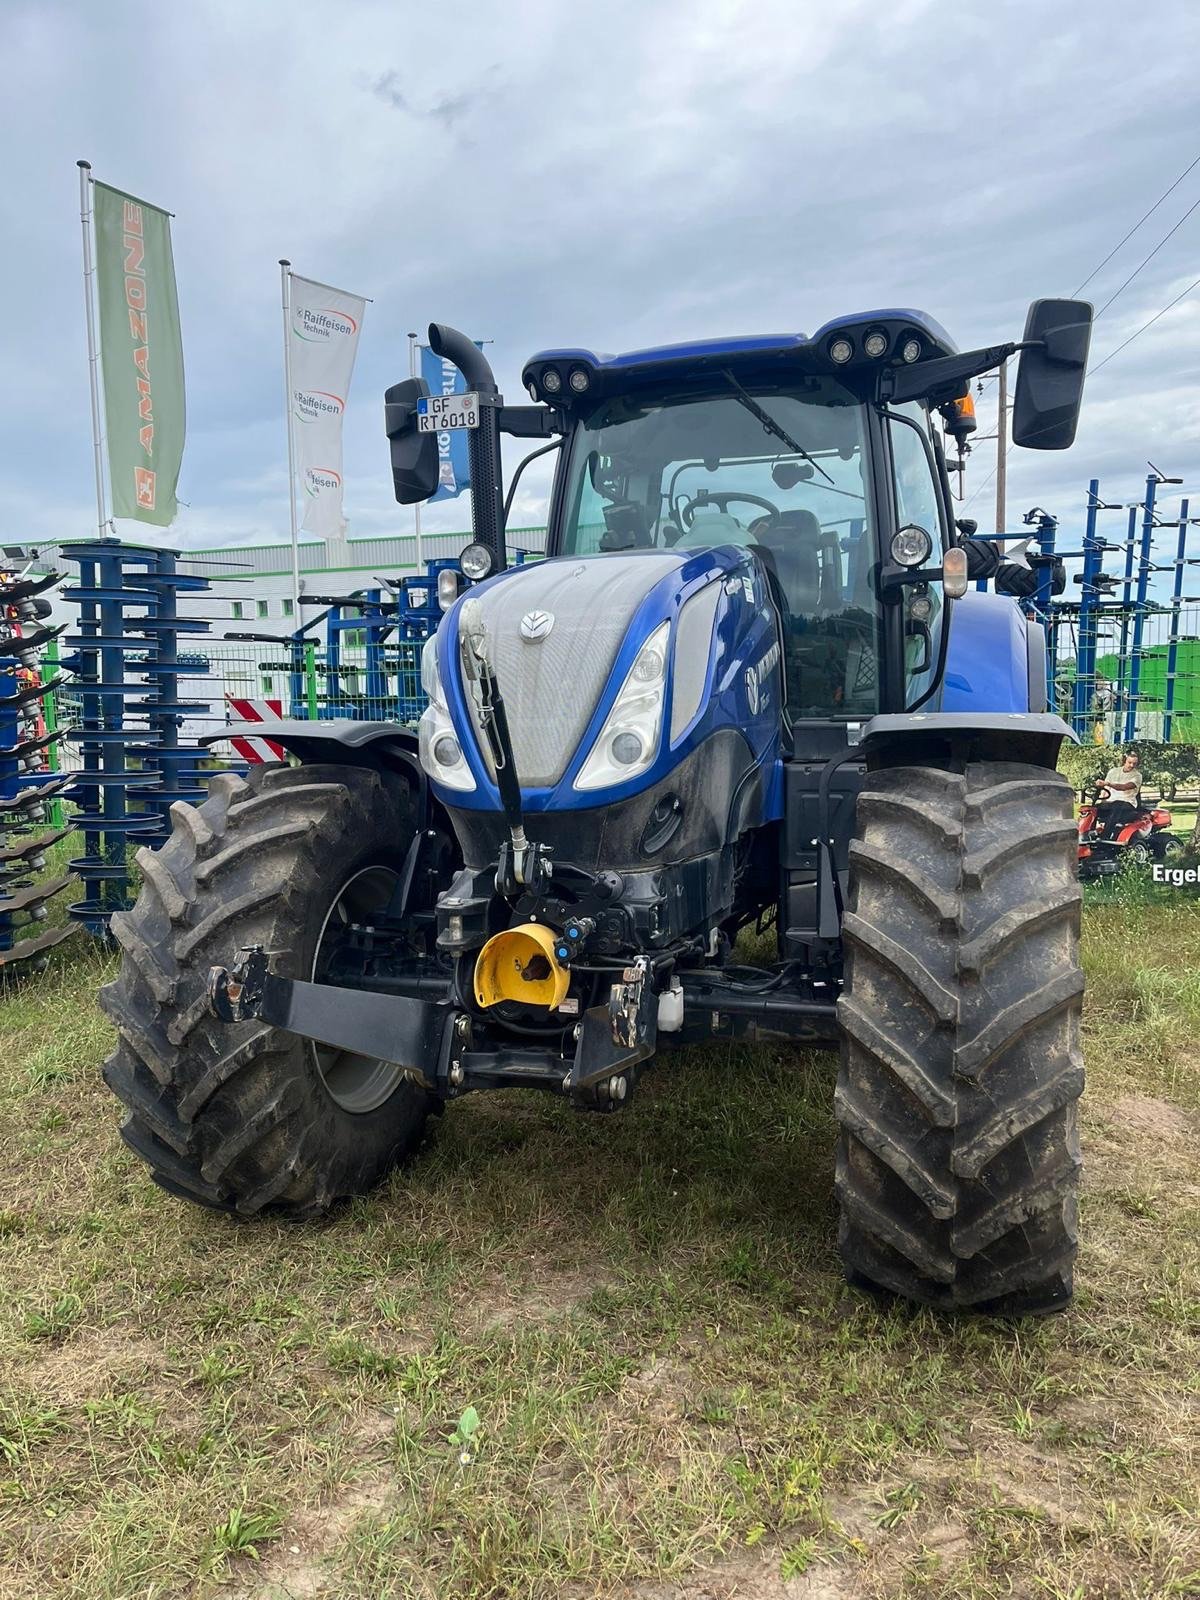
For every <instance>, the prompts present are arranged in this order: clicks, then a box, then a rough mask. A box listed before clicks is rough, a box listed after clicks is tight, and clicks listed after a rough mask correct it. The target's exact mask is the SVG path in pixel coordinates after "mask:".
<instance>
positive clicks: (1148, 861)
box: [1079, 785, 1183, 879]
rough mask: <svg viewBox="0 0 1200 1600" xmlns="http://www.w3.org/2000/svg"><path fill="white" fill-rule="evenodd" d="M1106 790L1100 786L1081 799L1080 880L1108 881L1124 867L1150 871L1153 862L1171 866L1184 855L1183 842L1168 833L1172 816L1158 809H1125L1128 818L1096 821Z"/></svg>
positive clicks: (1149, 807)
mask: <svg viewBox="0 0 1200 1600" xmlns="http://www.w3.org/2000/svg"><path fill="white" fill-rule="evenodd" d="M1107 792H1108V791H1107V790H1105V789H1104V787H1103V785H1101V786H1100V787H1099V788H1097V789H1093V790H1092V791H1091V793H1090V794H1088V793H1087V792H1086V791H1085V792H1084V793H1083V794H1082V795H1081V796H1080V801H1081V806H1080V812H1079V876H1080V877H1081V878H1085V879H1087V878H1109V877H1112V876H1113V875H1114V874H1116V873H1118V872H1120V870H1121V868H1122V867H1123V866H1124V865H1125V864H1126V863H1127V862H1129V863H1132V864H1133V865H1135V866H1138V867H1150V866H1153V865H1154V863H1155V862H1163V863H1166V862H1170V861H1174V860H1176V859H1177V858H1178V857H1179V856H1181V855H1182V854H1183V840H1182V839H1180V838H1179V836H1178V834H1174V833H1172V832H1171V831H1170V829H1171V813H1170V812H1169V811H1166V810H1164V809H1163V808H1162V807H1161V806H1149V805H1145V804H1143V803H1140V802H1139V804H1138V805H1136V806H1133V807H1130V808H1128V813H1129V814H1128V816H1127V817H1125V816H1122V817H1118V818H1112V819H1110V820H1109V822H1108V823H1107V824H1105V823H1102V822H1100V821H1099V819H1098V817H1097V815H1096V811H1097V807H1098V806H1099V805H1100V804H1101V802H1102V799H1103V798H1105V797H1106V796H1107Z"/></svg>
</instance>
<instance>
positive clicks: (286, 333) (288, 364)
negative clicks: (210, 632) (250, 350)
mask: <svg viewBox="0 0 1200 1600" xmlns="http://www.w3.org/2000/svg"><path fill="white" fill-rule="evenodd" d="M291 265H292V263H291V262H290V261H288V260H287V259H286V257H281V258H280V261H279V279H280V289H281V293H282V300H283V404H284V415H285V416H286V418H287V446H288V506H289V509H290V511H291V529H292V626H293V628H299V627H301V626H302V622H301V617H300V533H299V530H298V527H297V521H296V436H295V432H294V428H295V424H294V422H293V419H292V338H291V327H290V322H291V310H292V275H291Z"/></svg>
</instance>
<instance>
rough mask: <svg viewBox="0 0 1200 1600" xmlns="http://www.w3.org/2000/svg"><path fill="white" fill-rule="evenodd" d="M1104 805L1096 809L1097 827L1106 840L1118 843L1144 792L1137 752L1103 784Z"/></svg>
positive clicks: (1112, 770) (1128, 754)
mask: <svg viewBox="0 0 1200 1600" xmlns="http://www.w3.org/2000/svg"><path fill="white" fill-rule="evenodd" d="M1100 792H1101V802H1100V804H1099V805H1098V806H1097V807H1096V824H1097V826H1098V827H1099V828H1100V830H1101V833H1100V837H1101V838H1102V839H1115V838H1116V836H1117V834H1118V833H1120V831H1121V829H1122V827H1123V826H1124V825H1125V823H1127V822H1128V821H1129V820H1130V818H1131V817H1132V816H1133V815H1134V813H1135V812H1136V811H1137V808H1138V801H1139V798H1140V796H1141V792H1142V773H1141V768H1140V767H1139V766H1138V758H1137V752H1136V751H1134V750H1129V751H1127V752H1126V754H1125V756H1124V758H1123V759H1122V761H1121V765H1120V766H1119V767H1110V769H1109V770H1108V771H1107V772H1106V773H1105V774H1104V777H1103V778H1102V779H1101V780H1100Z"/></svg>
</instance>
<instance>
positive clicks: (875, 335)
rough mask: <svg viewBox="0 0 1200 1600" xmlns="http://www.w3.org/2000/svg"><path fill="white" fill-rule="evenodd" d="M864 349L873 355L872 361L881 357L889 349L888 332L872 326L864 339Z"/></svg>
mask: <svg viewBox="0 0 1200 1600" xmlns="http://www.w3.org/2000/svg"><path fill="white" fill-rule="evenodd" d="M863 349H864V350H865V351H866V353H867V354H868V355H869V356H870V357H871V360H872V361H878V360H879V357H880V356H881V355H882V354H883V353H884V351H885V350H886V349H887V334H886V333H884V332H883V331H882V329H880V328H872V329H871V331H870V333H869V334H868V335H867V337H866V338H865V339H864V340H863Z"/></svg>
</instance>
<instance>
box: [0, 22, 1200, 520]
mask: <svg viewBox="0 0 1200 1600" xmlns="http://www.w3.org/2000/svg"><path fill="white" fill-rule="evenodd" d="M0 44H2V46H3V59H4V62H5V68H6V71H5V88H4V94H3V96H2V97H0V128H2V130H3V148H4V149H5V151H6V152H7V154H8V157H9V159H8V160H7V161H6V163H5V175H4V181H5V184H6V186H7V189H8V193H9V199H8V203H7V208H6V209H7V216H8V228H7V237H8V246H7V249H6V251H5V263H6V264H5V269H4V270H5V273H6V276H7V280H8V281H7V285H6V289H7V294H6V301H7V306H8V313H7V316H6V317H5V319H4V322H5V326H4V336H3V341H2V344H0V363H2V372H0V379H2V381H0V449H2V451H3V462H4V470H3V473H2V474H0V511H2V514H3V530H4V538H5V539H6V540H10V541H11V540H15V539H31V538H48V537H59V538H61V537H75V536H79V535H81V534H84V533H86V532H88V531H89V528H90V526H91V525H92V523H93V521H94V510H93V499H92V494H93V491H92V480H91V450H90V423H89V416H88V399H87V379H86V359H85V342H84V326H83V304H82V289H81V281H80V237H79V222H78V174H77V171H76V167H75V162H76V159H77V158H78V157H81V156H83V157H87V158H88V159H90V160H91V162H92V163H93V167H94V170H95V174H96V176H97V177H98V178H101V179H105V180H107V181H109V182H111V183H113V184H115V185H117V186H119V187H121V188H125V189H127V190H130V191H132V192H133V193H135V194H138V195H141V196H143V197H145V198H146V199H149V200H151V201H154V202H156V203H158V204H161V205H163V206H166V207H168V208H169V209H171V210H172V211H174V212H175V213H176V222H175V224H174V242H175V260H176V271H177V276H178V282H179V296H180V303H181V314H182V320H183V336H184V347H185V359H186V366H187V382H188V411H189V436H188V443H187V450H186V454H185V458H184V466H183V475H182V479H181V483H180V494H181V498H182V499H183V500H185V501H186V502H187V505H186V507H185V508H184V509H182V510H181V514H180V518H179V522H178V524H177V526H176V528H175V529H174V530H172V534H171V538H172V540H173V541H174V542H176V543H178V544H179V545H181V546H197V545H212V544H220V543H227V542H228V543H246V542H252V541H261V540H274V539H282V538H286V535H287V493H286V467H285V449H284V427H283V419H282V380H281V374H280V341H281V334H280V313H279V299H278V296H279V276H278V268H277V266H276V262H277V259H278V258H279V257H280V256H281V255H286V256H289V257H290V258H291V259H292V261H293V262H294V263H295V265H296V268H297V270H298V271H301V272H305V273H307V274H309V275H311V276H313V277H316V278H319V279H323V280H325V281H327V282H332V283H335V284H340V285H343V286H344V287H345V288H347V289H350V290H353V291H355V292H358V293H361V294H364V295H369V296H371V297H372V298H373V304H372V305H371V306H370V307H369V309H368V314H367V318H366V324H365V328H364V333H363V339H362V344H361V346H360V350H359V359H358V367H357V371H356V374H355V380H354V389H353V392H352V394H351V397H350V403H349V411H348V416H347V425H346V482H347V501H346V508H347V512H348V515H349V517H350V533H351V535H352V536H353V535H355V534H360V535H365V534H369V533H384V532H389V531H400V530H402V529H407V528H408V527H409V526H411V512H406V511H403V510H401V509H400V508H398V507H397V506H395V505H394V503H393V502H392V500H391V496H390V483H389V478H388V473H387V454H386V441H385V440H384V439H383V436H382V425H381V400H380V397H381V393H382V390H383V389H384V387H385V386H386V385H387V384H388V383H389V382H392V381H394V380H395V379H396V378H398V377H403V376H406V375H407V347H406V342H405V334H406V333H407V331H408V329H410V328H421V327H424V326H425V325H426V324H427V323H428V322H429V320H430V319H431V318H436V319H437V320H440V321H448V322H452V323H455V324H457V325H458V326H460V327H462V328H464V329H466V330H468V331H469V332H471V333H473V334H474V335H476V336H478V337H490V338H492V339H494V340H495V344H494V345H493V346H492V347H491V351H490V354H491V355H492V358H493V361H494V364H495V366H496V370H497V374H498V376H499V378H500V382H501V385H502V387H505V388H506V389H507V390H508V392H509V393H510V394H512V395H514V396H515V395H516V394H517V391H518V388H519V373H520V369H521V364H522V361H523V359H524V358H525V357H526V356H527V355H528V354H529V353H531V352H532V351H533V350H536V349H538V348H540V347H544V346H546V345H550V344H582V345H591V346H592V347H594V348H598V349H601V350H619V349H622V348H630V347H636V346H638V345H643V344H649V343H660V342H664V341H668V340H672V339H680V338H687V337H691V336H702V335H706V334H722V333H742V332H765V331H779V330H796V329H803V330H808V331H811V330H812V329H813V328H814V327H816V326H818V325H819V324H820V323H822V322H824V321H826V320H827V319H828V318H830V317H833V316H836V315H837V314H839V313H841V312H847V311H851V310H860V309H865V308H867V307H871V306H877V305H882V306H888V305H893V306H894V305H908V306H917V307H921V308H924V309H926V310H928V311H930V312H931V313H932V314H933V315H934V316H936V317H937V318H939V320H941V321H942V322H944V323H945V324H946V326H947V327H948V328H949V329H950V330H951V332H952V333H953V334H954V336H955V337H956V338H957V339H958V341H959V343H960V344H961V345H963V346H967V345H969V344H976V343H979V344H982V343H987V342H992V341H994V340H997V339H1000V338H1009V337H1019V334H1020V330H1021V326H1022V321H1023V317H1024V312H1025V308H1026V305H1027V303H1028V301H1029V300H1030V299H1031V298H1032V297H1034V296H1037V295H1054V294H1066V293H1070V292H1072V291H1073V290H1074V289H1075V288H1076V287H1077V286H1078V285H1079V284H1080V283H1081V281H1082V280H1083V279H1085V278H1087V277H1088V276H1089V274H1091V273H1092V271H1093V269H1095V268H1096V267H1097V266H1098V265H1099V263H1100V262H1101V261H1102V260H1103V258H1104V257H1105V256H1106V255H1107V254H1108V252H1109V251H1110V250H1111V249H1112V248H1113V246H1114V245H1115V244H1117V242H1118V241H1119V240H1120V239H1121V237H1122V235H1123V234H1125V233H1126V232H1127V230H1128V229H1129V228H1131V227H1132V226H1133V225H1134V223H1135V222H1137V220H1138V218H1139V217H1140V216H1141V215H1142V213H1143V212H1144V211H1145V210H1146V209H1147V208H1148V207H1149V206H1150V205H1151V204H1152V203H1153V202H1154V201H1155V200H1156V199H1157V198H1158V196H1159V195H1161V193H1162V192H1163V190H1164V189H1165V188H1166V187H1167V185H1168V184H1169V183H1171V182H1172V181H1173V180H1174V179H1176V178H1177V177H1178V176H1179V175H1180V174H1181V173H1182V172H1183V171H1184V170H1185V168H1186V167H1187V166H1188V164H1189V163H1190V162H1191V161H1192V160H1193V159H1194V158H1195V157H1196V156H1197V155H1198V154H1200V132H1198V131H1197V130H1198V129H1200V117H1198V115H1197V109H1198V108H1197V101H1198V99H1200V75H1198V74H1197V72H1196V70H1195V64H1196V61H1197V59H1198V50H1200V8H1197V7H1196V6H1195V5H1194V4H1191V3H1189V0H1146V3H1144V4H1142V5H1138V6H1131V5H1129V4H1128V0H1089V3H1088V4H1087V5H1083V6H1081V5H1078V4H1076V3H1073V4H1070V5H1066V4H1062V3H1059V0H1036V3H1033V0H1006V3H1005V4H1004V5H999V6H998V5H995V4H992V3H983V0H961V3H960V4H958V5H956V6H952V7H948V6H946V5H945V4H935V3H933V0H887V3H886V4H885V3H882V0H875V3H869V0H822V3H821V4H819V5H818V4H816V3H815V0H747V3H741V0H606V3H605V4H604V5H601V6H581V5H575V4H565V3H563V0H507V3H506V4H504V5H499V4H479V3H475V0H464V3H460V4H459V5H457V6H449V7H448V6H442V5H439V6H436V7H434V6H429V7H419V6H417V5H415V4H413V3H411V0H409V3H404V0H389V3H371V0H339V3H338V4H336V5H334V4H328V3H327V4H306V3H305V0H289V3H287V4H282V3H277V0H189V3H188V4H187V5H186V6H174V7H168V6H162V5H160V4H154V5H151V4H148V3H146V4H142V3H134V0H105V3H104V4H103V5H99V4H95V3H86V0H74V3H72V0H60V3H55V0H31V3H21V0H0ZM1197 201H1200V166H1197V167H1196V168H1195V170H1194V171H1193V172H1191V173H1190V175H1189V176H1188V177H1187V178H1185V179H1184V181H1183V182H1182V183H1181V184H1180V185H1179V187H1178V188H1177V189H1176V190H1175V192H1174V193H1173V194H1172V195H1170V196H1169V197H1168V199H1167V200H1166V201H1164V203H1163V204H1162V205H1161V206H1160V207H1159V208H1158V210H1157V211H1155V213H1154V214H1153V216H1151V217H1150V218H1149V220H1148V221H1147V222H1146V223H1145V225H1144V226H1143V227H1142V228H1141V229H1139V230H1138V231H1137V232H1136V233H1135V234H1134V236H1133V238H1132V239H1131V240H1130V241H1129V243H1128V244H1126V245H1125V246H1124V247H1123V248H1122V249H1121V250H1120V251H1119V252H1118V254H1117V255H1116V256H1115V257H1114V259H1113V260H1112V261H1110V262H1109V263H1108V264H1107V265H1106V266H1105V267H1103V269H1102V270H1101V271H1100V272H1099V273H1098V274H1097V276H1096V277H1095V278H1094V279H1092V281H1091V282H1090V283H1089V284H1088V287H1087V293H1088V294H1089V295H1092V296H1094V297H1095V300H1096V303H1097V306H1100V305H1103V303H1104V302H1105V301H1106V300H1107V299H1108V298H1109V296H1110V295H1111V294H1112V293H1113V292H1114V291H1115V290H1117V289H1118V288H1119V287H1120V285H1121V284H1122V283H1123V281H1124V280H1125V279H1126V278H1127V277H1128V276H1129V275H1130V274H1131V273H1132V272H1133V271H1134V270H1135V268H1136V267H1137V266H1138V264H1139V263H1140V262H1141V261H1142V259H1143V258H1144V257H1145V256H1146V255H1147V254H1149V252H1150V251H1151V250H1152V249H1153V247H1154V246H1155V245H1156V244H1158V242H1159V240H1160V239H1162V237H1163V236H1164V235H1165V234H1166V233H1167V232H1168V230H1170V229H1171V228H1172V227H1174V226H1175V224H1176V223H1178V222H1179V221H1180V218H1182V217H1183V216H1184V214H1185V212H1187V210H1188V208H1189V207H1190V206H1192V205H1193V204H1194V203H1195V202H1197ZM1197 277H1200V209H1198V210H1197V211H1196V213H1195V214H1194V215H1193V216H1191V217H1189V218H1188V219H1187V220H1185V221H1183V222H1182V225H1181V226H1179V228H1178V231H1177V232H1175V233H1174V234H1173V236H1172V237H1171V238H1170V239H1169V240H1168V241H1167V243H1165V244H1164V245H1163V246H1162V248H1161V249H1160V250H1159V252H1158V253H1157V255H1156V256H1155V257H1154V259H1153V260H1152V261H1151V262H1150V263H1149V265H1148V266H1146V267H1145V269H1144V270H1143V271H1141V272H1140V274H1139V275H1138V276H1137V277H1136V278H1135V279H1134V281H1133V282H1132V283H1131V284H1130V285H1129V287H1128V288H1126V289H1125V290H1124V291H1123V292H1122V293H1121V294H1120V295H1119V296H1118V298H1117V299H1116V300H1115V301H1114V303H1113V304H1112V306H1111V307H1110V308H1109V309H1108V310H1106V311H1105V312H1104V315H1103V316H1102V318H1101V320H1100V322H1099V323H1098V325H1097V328H1096V334H1095V338H1094V341H1093V360H1094V361H1099V360H1101V359H1103V357H1104V356H1105V355H1107V354H1108V352H1109V351H1110V350H1113V349H1114V348H1115V347H1116V346H1117V345H1119V344H1120V343H1121V342H1122V340H1124V339H1126V338H1128V337H1129V336H1130V335H1131V334H1133V333H1134V332H1135V331H1136V330H1137V329H1139V328H1140V327H1141V326H1142V324H1143V323H1145V322H1146V321H1147V320H1148V319H1149V318H1150V317H1152V316H1154V315H1155V313H1156V312H1158V311H1159V310H1160V309H1161V308H1162V307H1163V306H1165V305H1166V304H1167V302H1168V301H1170V300H1171V299H1172V298H1173V297H1174V296H1175V295H1177V294H1178V293H1179V292H1180V291H1181V290H1183V289H1185V288H1186V287H1187V286H1188V285H1189V284H1190V283H1191V282H1192V281H1193V280H1194V279H1195V278H1197ZM1198 367H1200V289H1197V290H1196V291H1195V293H1194V294H1192V295H1191V296H1189V297H1185V298H1184V299H1183V300H1182V301H1181V302H1180V304H1179V305H1178V306H1177V307H1176V308H1175V309H1174V310H1172V311H1170V312H1168V313H1167V314H1166V315H1165V316H1163V317H1162V318H1161V319H1160V320H1159V321H1158V322H1157V323H1156V324H1155V325H1154V327H1153V328H1151V329H1150V330H1149V331H1148V332H1146V333H1145V334H1143V335H1142V336H1140V337H1139V338H1138V339H1137V340H1136V341H1135V343H1133V344H1132V345H1131V346H1130V348H1129V349H1128V350H1127V351H1124V352H1122V353H1121V354H1120V355H1118V356H1116V357H1115V358H1114V359H1113V360H1112V361H1111V362H1109V363H1107V364H1106V365H1105V366H1104V368H1103V370H1101V371H1099V372H1097V373H1096V376H1095V378H1094V380H1093V381H1092V383H1091V385H1090V389H1089V393H1088V396H1087V399H1086V401H1085V411H1084V418H1083V423H1082V426H1081V429H1080V434H1079V440H1078V443H1077V444H1076V446H1075V448H1074V450H1073V451H1071V452H1069V453H1067V454H1065V455H1039V454H1035V453H1032V452H1029V451H1014V452H1013V453H1012V455H1011V456H1010V458H1009V525H1010V527H1011V526H1013V525H1014V524H1016V523H1018V522H1019V519H1020V514H1021V512H1022V511H1024V510H1025V509H1026V508H1027V507H1028V506H1030V505H1032V504H1034V503H1035V502H1037V503H1040V504H1042V505H1045V506H1047V507H1048V508H1050V509H1051V510H1054V511H1056V512H1057V513H1058V514H1059V515H1060V516H1061V517H1062V519H1063V522H1064V525H1066V526H1072V525H1074V526H1078V522H1079V518H1080V515H1081V510H1082V505H1083V499H1084V486H1085V484H1086V480H1087V479H1088V478H1089V477H1090V476H1093V475H1094V476H1097V477H1099V478H1100V479H1101V483H1102V492H1103V493H1104V495H1105V497H1106V498H1107V499H1110V500H1129V499H1130V498H1135V497H1137V496H1138V495H1140V493H1141V486H1142V483H1143V480H1144V476H1145V472H1146V466H1145V463H1146V461H1147V459H1149V460H1151V461H1154V462H1155V463H1156V464H1157V465H1158V466H1159V467H1160V468H1162V470H1163V471H1164V472H1166V473H1169V474H1171V475H1177V476H1181V477H1183V478H1185V479H1186V480H1187V486H1188V487H1190V488H1192V489H1195V490H1196V491H1197V494H1198V496H1200V373H1198ZM994 395H995V386H994V385H992V386H991V388H990V389H989V390H988V391H987V393H986V395H985V396H984V397H983V398H982V399H981V427H980V432H981V433H987V432H991V431H992V423H993V418H994V410H993V411H989V405H990V406H991V407H992V408H994ZM994 450H995V446H994V445H992V444H987V443H984V444H981V445H980V446H979V447H978V450H977V452H976V455H975V457H974V458H973V461H972V464H971V473H970V475H969V477H968V484H967V498H968V499H970V498H971V497H972V495H973V494H974V496H975V499H974V503H973V504H972V507H971V511H972V514H978V515H979V516H980V520H981V524H982V525H983V526H984V527H990V526H991V516H992V509H991V508H992V494H993V489H994V486H993V485H992V484H991V483H988V482H986V481H985V480H986V478H987V474H988V472H989V471H990V469H991V467H992V464H993V461H994ZM541 481H542V482H543V483H544V480H541ZM1167 492H1168V493H1170V494H1172V495H1175V494H1177V493H1178V490H1170V491H1167ZM1171 503H1172V504H1173V503H1174V502H1171ZM543 510H544V501H543V499H542V495H541V493H540V490H539V486H538V484H537V483H536V482H535V483H534V485H533V486H532V487H531V489H530V491H529V492H527V493H526V494H524V495H523V496H522V499H521V502H520V503H519V505H518V520H522V521H538V520H540V518H541V515H542V513H543ZM426 515H427V518H428V519H429V521H428V524H427V525H434V526H443V527H459V526H463V525H464V523H465V521H466V507H465V506H461V507H460V505H459V504H458V503H453V502H452V503H450V504H449V505H445V506H440V507H438V508H436V509H431V510H430V511H429V512H427V514H426ZM1108 526H1112V527H1113V528H1114V533H1115V526H1116V519H1115V518H1114V522H1113V523H1110V524H1108ZM123 531H125V532H128V533H135V532H136V527H135V526H134V525H125V527H124V530H123Z"/></svg>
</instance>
